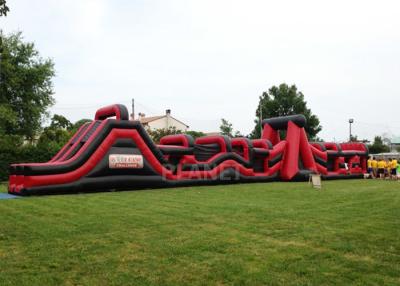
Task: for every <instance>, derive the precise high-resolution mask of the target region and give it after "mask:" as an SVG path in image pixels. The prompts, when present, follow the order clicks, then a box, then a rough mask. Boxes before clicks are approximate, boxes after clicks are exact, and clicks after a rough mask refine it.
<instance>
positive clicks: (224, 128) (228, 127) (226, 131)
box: [219, 118, 233, 137]
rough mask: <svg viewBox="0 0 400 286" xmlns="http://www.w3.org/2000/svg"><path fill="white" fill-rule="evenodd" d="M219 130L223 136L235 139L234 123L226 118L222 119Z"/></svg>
mask: <svg viewBox="0 0 400 286" xmlns="http://www.w3.org/2000/svg"><path fill="white" fill-rule="evenodd" d="M219 130H220V131H221V134H222V135H226V136H229V137H233V127H232V123H230V122H229V121H228V120H226V119H224V118H222V119H221V125H220V126H219Z"/></svg>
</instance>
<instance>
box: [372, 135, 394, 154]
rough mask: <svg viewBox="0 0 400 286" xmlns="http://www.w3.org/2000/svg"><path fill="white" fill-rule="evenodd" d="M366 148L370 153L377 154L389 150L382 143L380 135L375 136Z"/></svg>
mask: <svg viewBox="0 0 400 286" xmlns="http://www.w3.org/2000/svg"><path fill="white" fill-rule="evenodd" d="M368 149H369V152H370V153H371V154H379V153H385V152H389V151H390V148H389V146H388V145H386V144H385V143H383V139H382V137H381V136H375V138H374V142H373V143H372V144H371V145H368Z"/></svg>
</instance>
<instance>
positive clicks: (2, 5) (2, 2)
mask: <svg viewBox="0 0 400 286" xmlns="http://www.w3.org/2000/svg"><path fill="white" fill-rule="evenodd" d="M9 11H10V8H8V6H7V3H6V0H0V17H1V16H7V13H8V12H9Z"/></svg>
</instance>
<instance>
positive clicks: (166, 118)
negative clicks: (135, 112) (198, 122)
mask: <svg viewBox="0 0 400 286" xmlns="http://www.w3.org/2000/svg"><path fill="white" fill-rule="evenodd" d="M138 120H139V121H140V123H142V125H143V126H144V127H146V128H149V129H150V130H157V129H168V128H170V127H175V128H176V130H180V131H187V130H188V129H189V126H188V125H187V124H185V123H183V122H182V121H180V120H178V119H176V118H174V117H172V116H171V109H167V110H166V111H165V115H158V116H149V117H146V115H145V114H144V113H139V118H138Z"/></svg>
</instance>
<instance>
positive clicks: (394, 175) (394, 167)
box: [390, 159, 397, 180]
mask: <svg viewBox="0 0 400 286" xmlns="http://www.w3.org/2000/svg"><path fill="white" fill-rule="evenodd" d="M390 178H391V179H393V180H397V160H396V159H391V160H390Z"/></svg>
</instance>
